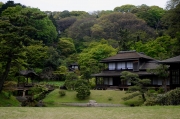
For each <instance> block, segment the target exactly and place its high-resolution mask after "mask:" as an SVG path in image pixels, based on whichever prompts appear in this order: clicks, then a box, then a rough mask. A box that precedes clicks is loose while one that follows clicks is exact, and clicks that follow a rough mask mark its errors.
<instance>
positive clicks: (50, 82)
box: [41, 81, 64, 87]
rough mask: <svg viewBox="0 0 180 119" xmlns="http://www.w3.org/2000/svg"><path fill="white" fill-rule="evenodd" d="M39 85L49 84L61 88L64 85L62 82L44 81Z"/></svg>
mask: <svg viewBox="0 0 180 119" xmlns="http://www.w3.org/2000/svg"><path fill="white" fill-rule="evenodd" d="M41 83H46V84H50V85H54V86H57V87H59V86H63V85H64V81H44V82H41Z"/></svg>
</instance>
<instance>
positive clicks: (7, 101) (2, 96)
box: [0, 92, 20, 107]
mask: <svg viewBox="0 0 180 119" xmlns="http://www.w3.org/2000/svg"><path fill="white" fill-rule="evenodd" d="M7 106H16V107H17V106H20V103H19V101H17V100H16V98H15V97H14V96H10V98H8V93H6V92H1V93H0V107H7Z"/></svg>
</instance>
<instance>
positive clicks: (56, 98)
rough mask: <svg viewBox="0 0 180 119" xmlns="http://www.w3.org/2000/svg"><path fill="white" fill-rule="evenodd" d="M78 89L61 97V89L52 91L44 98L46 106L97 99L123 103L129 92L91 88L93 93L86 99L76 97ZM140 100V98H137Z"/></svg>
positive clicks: (97, 100) (98, 101)
mask: <svg viewBox="0 0 180 119" xmlns="http://www.w3.org/2000/svg"><path fill="white" fill-rule="evenodd" d="M76 94H77V92H76V91H66V95H65V96H63V97H60V95H59V89H56V90H54V91H52V92H51V93H50V94H48V95H47V96H46V98H45V99H43V102H44V103H45V104H46V106H48V107H49V106H50V107H52V106H62V105H61V103H74V102H75V103H88V102H89V100H96V102H97V103H109V104H123V103H124V101H123V100H122V98H123V97H125V96H127V95H128V94H126V93H125V91H119V90H91V95H90V97H89V98H87V99H85V100H78V99H77V98H76ZM136 100H138V99H136Z"/></svg>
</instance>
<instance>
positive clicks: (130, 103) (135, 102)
mask: <svg viewBox="0 0 180 119" xmlns="http://www.w3.org/2000/svg"><path fill="white" fill-rule="evenodd" d="M124 104H125V105H128V106H131V107H134V106H140V105H142V104H143V100H141V99H140V100H127V101H125V102H124Z"/></svg>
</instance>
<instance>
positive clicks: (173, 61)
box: [159, 55, 180, 89]
mask: <svg viewBox="0 0 180 119" xmlns="http://www.w3.org/2000/svg"><path fill="white" fill-rule="evenodd" d="M159 63H161V64H165V65H169V72H170V74H169V77H170V89H175V88H177V87H180V55H179V56H176V57H172V58H169V59H166V60H163V61H160V62H159Z"/></svg>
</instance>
